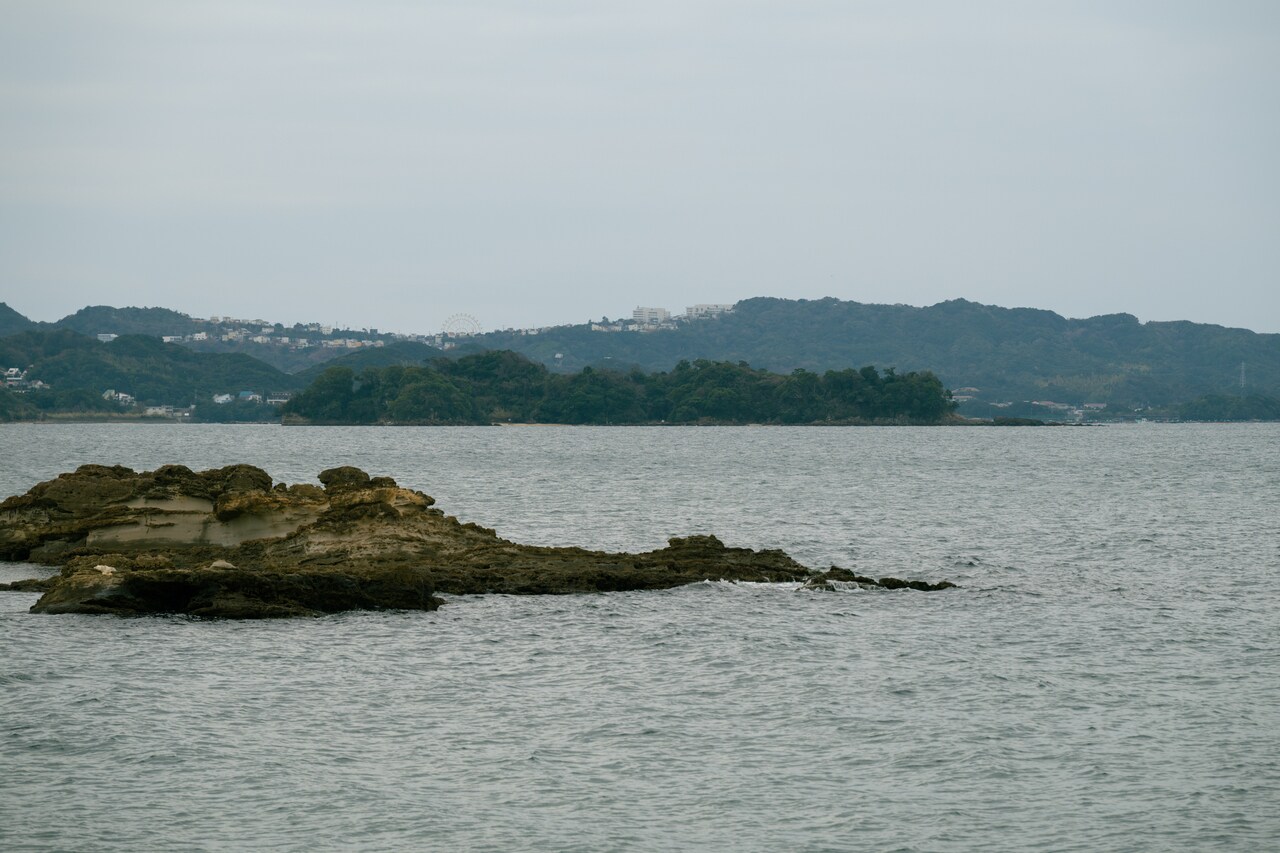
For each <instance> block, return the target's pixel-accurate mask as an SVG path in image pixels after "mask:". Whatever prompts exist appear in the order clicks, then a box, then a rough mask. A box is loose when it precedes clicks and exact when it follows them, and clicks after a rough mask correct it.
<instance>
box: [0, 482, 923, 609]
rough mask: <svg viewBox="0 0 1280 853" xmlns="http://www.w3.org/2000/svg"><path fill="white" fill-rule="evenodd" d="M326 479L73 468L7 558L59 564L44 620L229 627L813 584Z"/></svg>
mask: <svg viewBox="0 0 1280 853" xmlns="http://www.w3.org/2000/svg"><path fill="white" fill-rule="evenodd" d="M319 479H320V482H321V483H322V484H323V488H321V487H317V486H312V485H306V484H303V485H294V486H286V485H284V484H273V483H272V480H271V477H270V476H269V475H267V473H266V472H265V471H262V470H261V469H258V468H254V467H252V466H248V465H232V466H229V467H226V468H219V469H216V470H211V471H201V472H193V471H191V470H190V469H188V468H185V467H183V466H180V465H167V466H164V467H162V468H159V469H157V470H155V471H150V472H145V471H144V472H134V471H132V470H130V469H128V468H122V467H119V466H116V467H106V466H100V465H86V466H82V467H81V468H79V469H77V470H76V471H75V472H74V473H70V474H63V475H62V476H60V477H58V478H57V479H55V480H50V481H48V482H45V483H41V484H39V485H37V486H35V487H34V488H32V489H31V490H30V491H29V492H27V493H26V494H25V495H20V496H17V497H13V498H9V499H8V500H6V501H4V502H3V503H0V559H6V560H28V561H32V562H38V563H45V564H48V565H56V566H61V567H62V571H61V574H60V575H59V576H58V577H57V578H55V579H53V580H52V582H50V583H49V585H48V590H47V592H45V594H44V595H43V596H42V597H41V598H40V600H39V601H38V602H36V604H35V606H34V607H33V608H32V609H33V610H34V611H37V612H45V613H121V614H149V613H188V614H193V615H197V616H210V617H232V618H250V617H274V616H295V615H305V614H317V613H332V612H336V611H340V610H349V609H385V608H397V609H401V608H402V609H418V610H431V609H434V608H435V607H436V606H438V605H439V603H440V600H439V599H438V598H436V597H435V593H437V592H442V593H449V594H455V595H462V594H475V593H511V594H522V595H529V594H547V593H552V594H560V593H576V592H596V591H616V590H635V589H663V588H667V587H673V586H679V585H682V584H687V583H693V582H696V581H701V580H735V581H768V582H777V581H796V580H808V579H810V578H811V577H813V576H814V573H813V572H811V571H810V570H809V569H807V568H805V567H804V566H802V565H801V564H799V563H797V562H796V561H794V560H792V559H791V558H790V557H788V556H787V555H786V554H784V553H783V552H781V551H776V550H763V551H753V550H750V549H747V548H730V547H727V546H726V545H724V543H722V542H721V541H720V540H719V539H717V538H716V537H714V536H689V537H685V538H675V539H671V540H670V542H669V543H668V545H667V546H666V547H665V548H660V549H658V550H655V551H649V552H644V553H638V554H625V553H624V554H615V553H607V552H603V551H590V550H586V549H582V548H552V547H538V546H529V545H520V544H517V543H515V542H511V541H508V540H506V539H503V538H501V537H500V536H498V535H497V534H496V533H495V532H494V531H493V530H490V529H488V528H485V527H481V526H479V525H476V524H464V523H461V522H459V521H458V520H457V519H456V518H453V517H451V516H447V515H445V514H444V513H443V512H442V511H440V510H439V509H437V508H436V507H435V506H434V504H435V501H434V499H432V498H431V497H430V496H429V495H426V494H423V493H422V492H418V491H414V490H412V489H404V488H400V487H399V486H398V485H397V484H396V482H395V481H394V480H393V479H391V478H390V477H370V476H369V475H368V474H366V473H365V472H364V471H361V470H359V469H358V468H352V467H342V468H332V469H329V470H327V471H323V472H321V474H320V478H319ZM832 571H833V572H841V571H844V570H836V569H833V570H832ZM849 574H852V573H849ZM818 577H819V578H823V577H826V578H827V579H828V580H827V581H824V582H829V581H831V580H836V581H839V580H843V578H842V577H833V576H831V572H828V573H827V575H825V576H818ZM854 577H855V578H856V579H857V581H858V582H869V583H871V584H876V585H881V586H891V584H890V583H888V581H893V579H883V580H882V581H874V580H871V579H869V578H858V577H857V576H854ZM896 583H898V584H902V585H908V586H912V588H917V589H924V588H934V587H932V586H930V585H923V584H921V583H920V582H906V581H902V582H896ZM939 588H941V587H939Z"/></svg>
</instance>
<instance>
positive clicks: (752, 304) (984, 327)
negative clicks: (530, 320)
mask: <svg viewBox="0 0 1280 853" xmlns="http://www.w3.org/2000/svg"><path fill="white" fill-rule="evenodd" d="M479 340H480V341H481V342H482V343H484V344H486V345H487V346H490V347H494V348H505V349H512V350H516V351H518V352H521V353H524V354H525V355H528V356H529V357H530V358H533V359H534V360H536V361H539V362H541V363H544V364H548V365H557V366H558V367H559V368H560V369H564V370H581V369H582V367H584V366H587V365H593V364H599V363H601V362H602V361H604V360H606V359H608V360H611V361H613V362H617V363H627V364H637V365H639V366H641V367H642V368H643V369H645V370H669V369H671V367H672V366H673V365H674V364H676V363H677V362H679V361H680V360H682V359H687V360H693V359H697V358H706V359H712V360H718V361H732V362H737V361H739V360H745V361H748V362H750V363H751V364H754V365H758V366H762V367H765V368H767V369H769V370H774V371H780V372H789V371H791V370H794V369H795V368H804V369H805V370H809V371H815V372H820V371H825V370H830V369H840V368H842V367H844V366H846V365H849V364H883V365H890V364H891V365H896V366H897V367H898V369H899V370H925V369H928V370H933V371H936V372H937V374H938V376H939V377H941V379H942V380H943V382H945V383H946V384H947V386H948V387H951V388H965V387H975V388H978V389H979V392H978V394H977V397H978V399H979V401H980V405H983V406H985V405H986V404H989V403H991V402H997V401H1021V400H1045V399H1049V400H1058V401H1061V402H1067V403H1074V404H1080V403H1085V402H1098V403H1109V404H1111V408H1112V410H1114V409H1115V408H1119V407H1134V406H1144V407H1146V406H1163V405H1171V404H1178V403H1182V402H1185V401H1187V400H1190V399H1193V398H1195V397H1198V396H1200V395H1203V394H1207V393H1224V392H1229V391H1231V390H1232V389H1233V388H1234V387H1235V386H1236V384H1237V383H1238V381H1239V372H1240V364H1241V362H1245V363H1247V365H1248V376H1249V383H1250V387H1251V388H1253V389H1257V390H1258V391H1259V392H1261V393H1267V394H1272V395H1276V394H1280V335H1274V334H1270V335H1266V334H1258V333H1255V332H1251V331H1248V330H1246V329H1228V328H1224V327H1222V326H1213V325H1206V324H1201V323H1187V322H1173V323H1155V322H1152V323H1139V322H1138V319H1137V318H1136V317H1133V316H1131V315H1129V314H1112V315H1106V316H1100V317H1091V318H1089V319H1086V320H1069V319H1066V318H1064V317H1061V316H1059V315H1058V314H1055V313H1053V312H1052V311H1040V310H1035V309H1030V308H1012V309H1010V308H999V307H995V306H990V305H980V304H977V303H975V302H968V301H966V300H963V299H957V300H952V301H950V302H943V303H940V304H938V305H933V306H931V307H928V308H916V307H913V306H910V305H865V304H861V303H857V302H845V301H841V300H837V299H819V300H803V299H802V300H786V299H767V298H761V299H747V300H744V301H742V302H739V303H738V304H737V307H736V308H735V310H734V311H733V312H732V313H730V314H725V315H722V316H720V317H716V318H714V319H708V320H700V321H695V322H690V323H685V324H682V325H681V326H680V327H678V328H676V329H672V330H664V331H655V332H649V333H644V334H637V333H629V332H617V333H602V332H593V331H591V330H590V328H589V327H588V326H564V327H558V328H554V329H546V330H543V332H542V333H541V334H539V335H529V336H525V335H519V334H512V333H501V332H495V333H491V334H489V335H485V336H483V337H482V338H480V339H479ZM557 354H559V355H560V356H561V357H560V358H558V359H557V358H556V355H557ZM961 411H962V412H963V411H965V410H964V409H962V410H961Z"/></svg>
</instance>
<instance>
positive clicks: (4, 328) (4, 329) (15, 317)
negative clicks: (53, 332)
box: [0, 302, 36, 338]
mask: <svg viewBox="0 0 1280 853" xmlns="http://www.w3.org/2000/svg"><path fill="white" fill-rule="evenodd" d="M35 325H36V324H35V323H34V322H33V321H31V320H28V319H27V318H26V317H24V316H23V315H22V314H19V313H18V312H17V311H15V310H13V309H12V308H10V307H9V305H8V304H7V303H4V302H0V338H3V337H5V336H7V335H16V334H18V332H25V331H26V330H27V329H30V328H34V327H35Z"/></svg>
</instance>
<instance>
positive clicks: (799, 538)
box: [0, 424, 1280, 851]
mask: <svg viewBox="0 0 1280 853" xmlns="http://www.w3.org/2000/svg"><path fill="white" fill-rule="evenodd" d="M0 460H3V461H2V462H0V495H10V494H19V493H22V492H24V491H26V490H27V489H28V488H30V487H31V486H33V485H35V484H36V483H38V482H40V481H42V480H46V479H49V478H52V477H54V476H56V475H57V474H59V473H60V472H63V471H70V470H72V469H74V468H75V467H76V466H78V465H81V464H85V463H91V462H92V463H103V464H121V465H127V466H129V467H132V468H135V469H139V470H143V469H152V468H155V467H157V466H159V465H163V464H168V463H180V464H183V465H187V466H189V467H191V468H193V469H203V468H209V467H218V466H223V465H228V464H232V463H238V462H247V463H251V464H254V465H258V466H261V467H263V468H265V469H266V470H267V471H268V472H269V473H271V474H272V476H273V477H275V478H276V479H277V480H283V481H286V482H291V483H293V482H317V480H316V475H317V474H318V473H319V472H320V471H321V470H322V469H324V468H328V467H332V466H336V465H356V466H359V467H361V468H363V469H365V470H367V471H369V472H370V473H371V474H383V475H389V476H392V477H394V478H396V479H397V480H398V481H399V482H400V484H401V485H405V486H410V487H412V488H415V489H421V490H423V491H425V492H427V493H428V494H430V495H433V496H434V497H435V498H436V499H437V501H438V506H440V507H441V508H442V509H444V510H445V512H447V513H449V514H452V515H456V516H457V517H459V518H460V519H462V520H464V521H474V522H478V523H480V524H482V525H484V526H486V527H493V528H495V529H496V530H497V531H498V532H499V533H500V534H501V535H503V536H506V537H508V538H511V539H515V540H518V541H522V542H529V543H539V544H548V545H581V546H586V547H590V548H601V549H610V550H624V549H625V550H637V549H642V550H647V549H652V548H657V547H661V546H662V545H663V544H664V543H665V541H666V539H667V538H668V537H671V536H683V535H688V534H692V533H714V534H715V535H717V536H719V537H720V538H721V539H723V540H724V541H725V542H726V543H727V544H729V545H734V546H749V547H752V548H782V549H784V550H786V551H787V552H788V553H789V554H791V555H792V556H794V557H795V558H797V559H799V560H800V561H801V562H803V563H805V564H807V565H810V566H813V567H815V568H825V567H828V566H831V565H838V566H843V567H846V568H851V569H854V570H856V571H858V572H859V573H861V574H869V575H874V576H876V577H880V576H884V575H892V576H896V577H903V578H921V579H925V580H930V581H937V580H942V579H947V580H951V581H952V582H954V583H956V584H959V588H957V589H953V590H947V591H944V592H935V593H921V592H915V591H911V590H898V591H886V590H874V591H872V590H857V589H842V590H838V591H836V592H816V591H806V590H801V589H799V588H797V585H795V584H776V585H769V584H743V583H728V582H720V581H715V582H706V583H699V584H695V585H691V586H687V587H683V588H679V589H673V590H667V591H661V592H634V593H604V594H591V595H569V596H527V597H520V596H501V595H493V596H461V597H448V598H447V601H446V603H445V604H444V606H442V607H441V608H440V610H439V611H437V612H433V613H417V612H414V613H406V612H362V613H345V614H340V615H334V616H326V617H322V618H314V619H294V620H284V621H200V620H195V619H190V618H179V617H164V618H119V617H103V616H98V617H94V616H44V615H33V614H30V613H29V612H28V608H29V607H30V606H31V604H32V603H33V602H34V601H35V600H36V596H35V595H34V594H28V593H0V733H2V735H3V737H2V739H0V849H3V850H5V851H146V850H166V851H167V850H174V851H258V850H262V851H314V850H353V851H388V850H442V851H509V850H512V851H631V850H635V851H668V850H669V851H685V850H712V851H721V850H723V851H845V850H870V851H978V850H982V851H990V850H1019V851H1169V850H1188V851H1190V850H1195V851H1200V850H1233V851H1237V850H1238V851H1264V850H1276V849H1280V642H1278V641H1280V425H1278V424H1238V425H1226V424H1220V425H1214V424H1205V425H1193V424H1180V425H1166V424H1134V425H1121V426H1098V427H1064V428H976V427H975V428H945V427H941V428H940V427H934V428H927V427H925V428H912V427H889V428H876V427H861V428H860V427H837V428H817V427H808V428H806V427H800V428H785V427H754V428H753V427H742V428H736V427H733V428H731V427H706V428H699V427H653V428H648V427H602V428H591V427H475V428H471V427H458V428H442V427H435V428H418V427H351V428H346V427H282V426H275V425H228V426H216V425H192V424H173V425H137V424H59V425H45V424H19V425H4V426H0ZM40 571H41V570H40V569H38V568H34V567H31V566H27V565H20V564H12V563H9V564H0V579H3V580H13V579H17V578H21V577H30V576H33V575H36V574H39V573H40Z"/></svg>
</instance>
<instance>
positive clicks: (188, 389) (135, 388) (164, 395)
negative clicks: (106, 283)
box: [0, 329, 301, 410]
mask: <svg viewBox="0 0 1280 853" xmlns="http://www.w3.org/2000/svg"><path fill="white" fill-rule="evenodd" d="M0 366H4V367H20V368H23V369H25V370H26V371H27V378H28V379H39V380H41V381H43V382H45V383H47V384H49V385H50V386H51V387H52V389H53V390H54V391H55V392H58V393H63V392H70V391H90V392H94V393H96V394H98V395H101V394H102V392H103V391H105V390H107V389H114V390H116V391H122V392H125V393H128V394H131V395H132V396H134V397H135V398H137V400H138V401H139V402H141V403H144V404H147V403H149V404H167V405H187V404H189V403H194V402H196V401H198V400H203V399H207V398H209V397H211V396H212V395H213V394H215V393H235V392H238V391H242V390H250V389H252V390H256V391H286V390H292V389H294V388H297V387H300V384H301V383H299V382H298V380H297V379H295V378H294V377H292V376H290V375H288V374H286V373H281V372H280V371H278V370H276V369H275V368H273V367H271V366H269V365H267V364H264V363H262V362H261V361H258V360H257V359H255V358H252V357H250V356H247V355H232V354H216V353H196V352H192V351H191V350H189V349H186V348H185V347H181V346H178V345H177V344H166V343H163V342H162V341H160V340H158V339H156V338H153V337H147V336H143V335H125V336H122V337H119V338H116V339H115V340H114V341H111V342H110V343H105V344H104V343H100V342H98V341H96V340H94V339H92V338H88V337H85V336H84V335H80V334H77V333H75V332H71V331H67V330H65V329H52V330H35V331H27V332H22V333H21V334H17V335H11V336H10V337H7V338H0ZM62 410H65V409H62Z"/></svg>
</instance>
